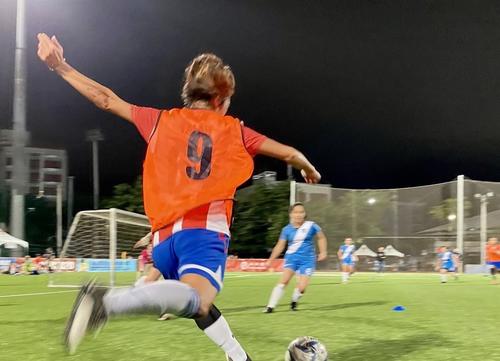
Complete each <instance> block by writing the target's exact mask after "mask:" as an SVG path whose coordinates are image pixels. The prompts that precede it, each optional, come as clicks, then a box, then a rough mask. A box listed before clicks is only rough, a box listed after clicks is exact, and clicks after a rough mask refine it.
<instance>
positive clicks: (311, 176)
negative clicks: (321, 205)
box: [300, 169, 321, 184]
mask: <svg viewBox="0 0 500 361" xmlns="http://www.w3.org/2000/svg"><path fill="white" fill-rule="evenodd" d="M300 174H301V175H302V177H303V178H304V180H305V181H306V183H309V184H313V183H319V181H320V180H321V174H319V172H318V171H317V170H316V169H314V170H313V171H310V172H306V171H305V170H304V169H302V170H301V171H300Z"/></svg>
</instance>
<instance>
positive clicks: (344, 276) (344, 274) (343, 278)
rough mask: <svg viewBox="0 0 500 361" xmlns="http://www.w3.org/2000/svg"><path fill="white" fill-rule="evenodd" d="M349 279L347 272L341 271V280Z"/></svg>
mask: <svg viewBox="0 0 500 361" xmlns="http://www.w3.org/2000/svg"><path fill="white" fill-rule="evenodd" d="M348 279H349V272H342V282H344V283H345V282H347V280H348Z"/></svg>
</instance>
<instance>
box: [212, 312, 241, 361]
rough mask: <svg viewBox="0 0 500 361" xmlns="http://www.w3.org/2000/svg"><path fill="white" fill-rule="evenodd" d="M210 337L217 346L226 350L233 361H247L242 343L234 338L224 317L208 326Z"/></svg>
mask: <svg viewBox="0 0 500 361" xmlns="http://www.w3.org/2000/svg"><path fill="white" fill-rule="evenodd" d="M203 332H205V335H207V336H208V338H209V339H211V340H212V341H213V342H214V343H215V344H216V345H217V346H219V347H220V348H221V349H223V350H224V352H225V353H227V355H228V356H229V357H230V358H231V360H233V361H246V359H247V354H246V352H245V350H243V347H241V345H240V343H239V342H238V341H237V340H236V339H235V338H234V337H233V333H232V332H231V328H230V327H229V325H228V323H227V321H226V319H225V318H224V316H220V317H219V319H218V320H217V321H215V322H214V323H213V324H211V325H210V326H208V327H207V328H206V329H205V330H203Z"/></svg>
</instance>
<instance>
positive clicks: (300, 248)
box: [264, 203, 327, 313]
mask: <svg viewBox="0 0 500 361" xmlns="http://www.w3.org/2000/svg"><path fill="white" fill-rule="evenodd" d="M289 215H290V224H288V225H287V226H286V227H284V228H283V229H282V230H281V235H280V237H279V240H278V243H276V246H274V248H273V251H272V253H271V256H270V257H269V259H268V261H267V265H268V267H269V266H270V265H271V262H272V261H273V260H274V259H276V258H277V257H279V255H280V254H281V253H282V252H283V251H284V250H285V248H287V251H286V253H285V264H284V266H283V268H284V269H283V274H282V275H281V280H280V281H279V283H278V284H277V285H276V287H274V289H273V291H272V293H271V297H270V298H269V302H268V304H267V307H266V309H265V310H264V311H265V312H266V313H271V312H273V310H274V308H275V307H276V305H277V304H278V302H279V300H280V298H281V297H282V296H283V293H284V291H285V287H286V286H287V285H288V282H290V280H291V279H292V277H293V276H294V275H296V277H297V286H296V288H295V289H294V290H293V294H292V302H291V304H290V309H291V310H292V311H295V310H296V309H297V302H298V301H299V299H300V298H301V297H302V295H303V294H304V292H305V291H306V288H307V286H308V285H309V281H310V279H311V276H312V274H313V273H314V270H315V268H316V258H317V260H318V261H323V260H324V259H326V257H327V251H326V237H325V234H324V233H323V232H322V231H321V228H320V227H319V226H318V225H317V224H316V223H314V222H312V221H306V210H305V208H304V205H303V204H302V203H295V204H293V205H292V206H291V207H290V211H289ZM315 238H316V240H317V242H318V248H319V253H318V256H317V257H316V249H315V245H314V240H315Z"/></svg>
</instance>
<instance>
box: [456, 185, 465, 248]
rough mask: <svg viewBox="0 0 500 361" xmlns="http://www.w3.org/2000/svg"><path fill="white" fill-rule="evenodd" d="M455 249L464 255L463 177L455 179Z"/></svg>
mask: <svg viewBox="0 0 500 361" xmlns="http://www.w3.org/2000/svg"><path fill="white" fill-rule="evenodd" d="M457 248H458V252H459V253H460V254H461V255H463V254H464V176H463V175H459V176H458V177H457Z"/></svg>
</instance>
